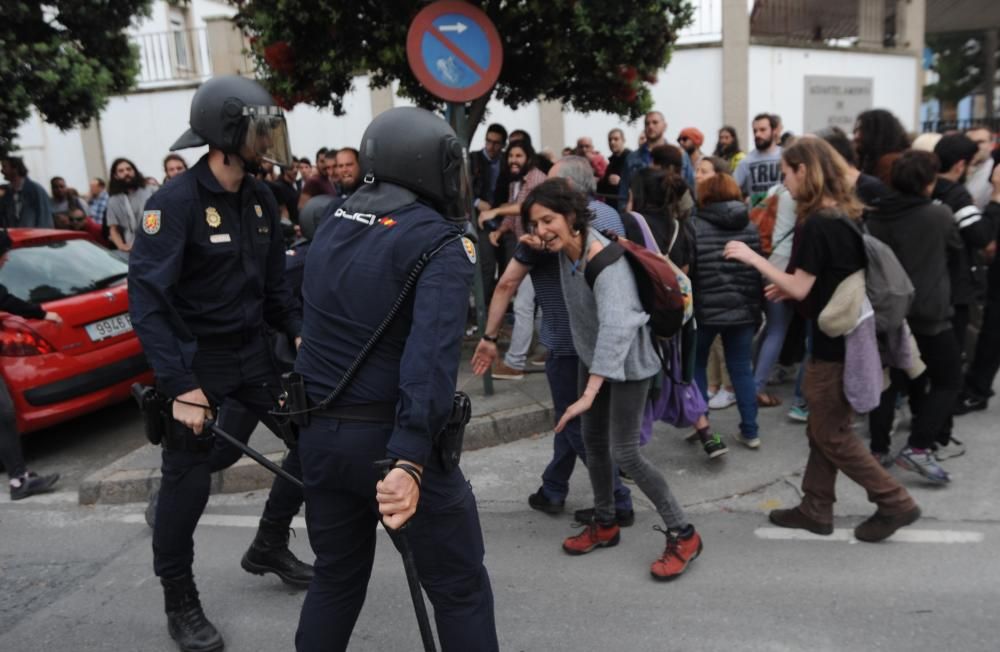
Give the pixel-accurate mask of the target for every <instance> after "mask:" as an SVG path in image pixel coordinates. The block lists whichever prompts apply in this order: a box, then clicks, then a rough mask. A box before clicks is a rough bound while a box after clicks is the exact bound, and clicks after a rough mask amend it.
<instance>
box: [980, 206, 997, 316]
mask: <svg viewBox="0 0 1000 652" xmlns="http://www.w3.org/2000/svg"><path fill="white" fill-rule="evenodd" d="M983 216H984V217H986V218H988V219H989V221H990V225H991V228H992V230H993V239H996V238H997V235H998V234H1000V203H997V202H995V201H991V202H990V203H988V204H986V208H985V209H984V210H983ZM988 277H989V278H988V284H987V290H986V291H987V297H988V298H989V300H990V301H1000V256H994V258H993V262H991V263H990V267H989V273H988Z"/></svg>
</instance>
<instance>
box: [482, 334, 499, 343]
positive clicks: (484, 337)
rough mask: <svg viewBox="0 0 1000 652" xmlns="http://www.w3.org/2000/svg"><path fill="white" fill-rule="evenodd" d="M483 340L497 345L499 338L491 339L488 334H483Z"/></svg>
mask: <svg viewBox="0 0 1000 652" xmlns="http://www.w3.org/2000/svg"><path fill="white" fill-rule="evenodd" d="M483 339H484V340H486V341H487V342H490V343H492V344H496V343H497V338H495V337H490V336H489V335H487V334H486V333H483Z"/></svg>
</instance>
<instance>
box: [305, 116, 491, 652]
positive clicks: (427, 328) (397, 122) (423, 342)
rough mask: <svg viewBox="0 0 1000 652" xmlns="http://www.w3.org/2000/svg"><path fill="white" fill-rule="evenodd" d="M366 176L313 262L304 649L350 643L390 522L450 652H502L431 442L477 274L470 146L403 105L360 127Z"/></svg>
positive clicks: (479, 571) (442, 414) (327, 230)
mask: <svg viewBox="0 0 1000 652" xmlns="http://www.w3.org/2000/svg"><path fill="white" fill-rule="evenodd" d="M361 168H362V175H363V179H364V181H363V184H362V185H361V187H360V188H359V189H358V190H357V192H355V193H354V194H353V195H352V196H351V197H350V198H348V199H347V200H346V202H345V203H344V204H343V206H341V207H339V208H337V209H336V210H335V211H334V212H333V214H332V215H330V214H328V215H327V216H326V217H325V218H324V220H323V222H322V223H321V224H320V226H319V228H318V230H317V232H316V236H315V238H314V239H313V242H312V245H311V248H310V252H309V257H308V259H307V261H306V271H305V279H304V284H303V311H304V319H303V331H302V333H303V344H302V347H301V348H300V350H299V355H298V359H297V361H296V365H295V369H296V372H297V373H298V374H300V375H301V378H302V381H303V384H304V390H305V394H306V399H304V400H305V401H306V402H307V403H308V404H310V405H312V406H313V409H312V411H311V412H310V413H309V415H308V416H309V418H308V424H306V425H304V426H303V427H302V428H301V431H300V440H299V453H300V457H301V459H302V471H303V479H304V481H305V486H306V489H305V500H306V519H307V524H308V530H309V540H310V544H311V545H312V548H313V551H314V552H315V553H316V564H315V579H314V580H313V583H312V584H311V585H310V587H309V592H308V593H307V595H306V599H305V602H304V604H303V606H302V614H301V617H300V620H299V627H298V632H297V633H296V637H295V642H296V648H297V650H299V652H313V651H319V650H322V651H324V652H327V651H331V650H344V649H346V648H347V645H348V642H349V640H350V636H351V632H352V630H353V628H354V624H355V622H356V620H357V617H358V614H359V612H360V611H361V606H362V603H363V602H364V599H365V593H366V587H367V584H368V579H369V576H370V574H371V570H372V564H373V560H374V554H375V541H376V526H377V524H378V522H379V520H380V519H381V520H382V521H383V523H384V524H385V526H386V527H388V528H392V529H396V528H400V527H402V526H404V525H405V526H406V528H405V530H403V531H402V532H400V533H399V534H400V535H401V536H405V537H406V538H407V539H406V540H407V541H408V542H409V547H410V549H412V552H413V556H414V559H415V562H416V567H417V572H418V574H419V577H420V582H421V584H422V585H423V588H424V590H425V591H426V592H427V595H428V596H429V598H430V600H431V603H432V605H433V607H434V617H435V620H436V622H437V631H438V635H439V637H440V639H441V646H442V648H443V649H444V650H446V651H447V650H461V651H462V652H475V651H478V650H496V649H498V645H497V638H496V625H495V622H494V614H493V594H492V589H491V587H490V580H489V575H488V574H487V571H486V568H485V566H484V565H483V555H484V545H483V537H482V531H481V528H480V525H479V517H478V513H477V511H476V502H475V497H474V496H473V494H472V489H471V487H470V486H469V484H468V483H467V482H466V480H465V478H464V477H463V475H462V472H461V470H460V469H459V468H458V467H457V466H454V467H450V466H447V465H445V464H442V462H441V456H440V455H439V451H437V450H435V446H434V444H433V442H432V438H433V436H434V435H435V433H436V432H439V431H440V430H441V428H442V426H443V425H444V423H445V422H446V420H447V419H448V417H449V412H450V410H451V407H452V397H453V394H454V391H455V380H456V376H457V372H458V364H459V356H460V347H461V342H462V335H463V332H464V328H465V318H466V313H467V307H468V297H469V288H470V284H471V282H472V278H473V273H474V272H475V269H476V265H475V256H476V254H475V247H474V245H473V243H472V242H471V241H470V240H468V239H466V238H463V237H461V236H462V233H463V225H464V221H465V213H466V211H465V209H464V205H466V204H464V201H465V198H464V195H463V193H464V192H465V191H466V189H465V186H464V179H465V176H466V175H465V171H464V157H463V152H462V148H461V146H460V144H459V142H458V140H457V139H456V138H455V134H454V132H453V131H452V130H451V128H450V127H448V125H447V124H446V123H445V122H444V121H443V120H441V119H440V118H438V117H436V116H435V115H433V114H432V113H430V112H428V111H425V110H423V109H417V108H396V109H391V110H389V111H387V112H385V113H382V114H381V115H379V116H378V117H376V118H375V120H373V121H372V123H371V124H370V125H369V126H368V129H367V130H366V131H365V133H364V137H363V139H362V143H361ZM428 252H435V253H433V255H432V257H431V258H430V260H429V262H428V263H427V264H426V266H425V267H424V268H423V271H422V272H421V273H420V275H419V276H418V277H417V280H416V284H415V285H414V286H413V290H412V292H411V293H410V294H409V295H408V296H407V298H406V300H405V301H404V302H403V304H402V308H401V309H400V312H399V314H398V317H397V318H395V319H394V320H393V321H392V322H391V324H390V325H389V326H388V328H387V329H386V330H385V331H384V335H383V336H382V337H381V339H380V340H379V341H378V342H377V344H375V346H374V348H373V349H372V350H371V352H370V354H369V355H368V356H367V357H366V358H364V361H363V362H362V363H361V364H360V367H358V368H357V372H356V374H355V375H354V376H353V380H352V381H351V382H350V383H348V384H346V386H345V388H344V389H343V391H342V392H341V393H340V394H339V395H338V396H337V398H336V399H335V400H334V401H333V402H332V403H330V404H328V405H326V404H325V399H326V398H327V397H329V396H330V395H331V393H335V392H334V390H335V388H336V386H337V385H338V382H339V381H340V379H342V377H343V376H344V374H345V371H346V370H347V369H348V368H349V367H350V366H351V365H352V364H353V363H355V362H356V361H357V359H358V358H357V355H358V352H359V350H360V349H362V347H363V346H364V345H365V344H366V343H367V342H369V340H370V338H371V336H372V331H373V330H375V329H376V328H377V327H378V326H379V325H380V324H381V323H382V322H383V320H384V318H385V317H386V315H387V314H388V313H389V311H390V309H391V306H392V305H393V304H394V302H395V301H396V299H397V298H398V297H399V295H400V293H401V291H402V289H403V286H404V283H405V281H406V280H407V278H408V277H409V276H410V274H411V272H412V270H413V268H414V266H415V265H416V263H417V261H418V259H419V258H420V257H421V256H422V254H425V253H428ZM324 405H325V407H322V409H320V407H321V406H324ZM378 460H382V461H383V462H384V464H385V466H386V467H389V468H390V469H391V470H389V471H388V473H387V474H386V475H385V476H384V477H383V475H382V472H380V471H378V470H376V468H374V466H373V463H374V462H376V461H378ZM395 622H400V623H412V622H413V621H412V616H410V617H401V618H400V619H398V620H396V621H395ZM413 636H414V637H416V631H414V633H413Z"/></svg>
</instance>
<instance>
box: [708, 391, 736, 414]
mask: <svg viewBox="0 0 1000 652" xmlns="http://www.w3.org/2000/svg"><path fill="white" fill-rule="evenodd" d="M735 404H736V394H733V393H732V392H730V391H729V390H728V389H720V390H719V393H718V394H716V395H715V396H713V397H712V398H711V399H709V401H708V408H709V409H710V410H724V409H726V408H727V407H729V406H730V405H735Z"/></svg>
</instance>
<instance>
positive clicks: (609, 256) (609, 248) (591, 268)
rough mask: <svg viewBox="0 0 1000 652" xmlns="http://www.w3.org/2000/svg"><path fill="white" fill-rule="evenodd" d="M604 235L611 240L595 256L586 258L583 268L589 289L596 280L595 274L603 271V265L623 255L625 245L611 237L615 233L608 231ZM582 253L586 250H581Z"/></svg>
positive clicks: (592, 287) (609, 263) (606, 265)
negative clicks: (585, 264)
mask: <svg viewBox="0 0 1000 652" xmlns="http://www.w3.org/2000/svg"><path fill="white" fill-rule="evenodd" d="M604 235H605V236H606V237H608V239H609V240H611V242H609V243H608V244H606V245H605V246H604V249H601V250H600V251H599V252H597V255H596V256H594V257H593V258H591V259H590V260H588V261H587V266H586V267H584V268H583V277H584V278H585V279H587V285H588V286H590V289H591V290H593V289H594V283H596V282H597V275H598V274H600V273H601V272H603V271H604V268H605V267H608V266H609V265H611V264H612V263H614V262H615V261H616V260H618V259H619V258H621V257H622V256H624V255H625V247H623V246H622V245H621V244H619V243H618V238H617V237H611V236H614V235H615V234H614V233H611V232H610V231H609V232H606V233H605V234H604ZM583 255H584V256H586V255H587V252H583Z"/></svg>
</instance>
